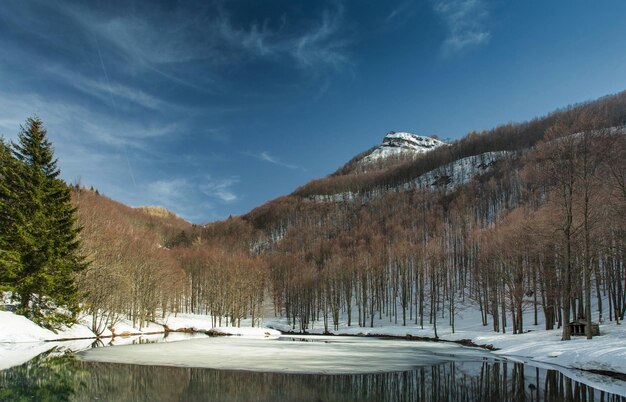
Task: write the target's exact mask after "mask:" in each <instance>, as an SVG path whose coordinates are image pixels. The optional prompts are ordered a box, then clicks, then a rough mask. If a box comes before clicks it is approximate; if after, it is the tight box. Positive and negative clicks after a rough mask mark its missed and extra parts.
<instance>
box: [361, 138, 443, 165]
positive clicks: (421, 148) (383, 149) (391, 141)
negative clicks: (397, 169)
mask: <svg viewBox="0 0 626 402" xmlns="http://www.w3.org/2000/svg"><path fill="white" fill-rule="evenodd" d="M444 144H445V143H444V142H442V141H439V140H437V139H435V138H430V137H424V136H421V135H417V134H412V133H407V132H395V131H391V132H389V133H388V134H387V135H386V136H385V138H384V139H383V143H382V145H380V146H378V147H377V148H375V149H374V150H373V151H372V152H371V153H370V154H369V155H367V156H365V157H364V158H363V160H362V162H363V163H371V162H376V161H378V160H379V159H384V158H388V157H390V156H394V155H399V154H402V153H406V154H409V155H410V154H423V153H426V152H428V151H432V150H433V149H435V148H437V147H440V146H442V145H444Z"/></svg>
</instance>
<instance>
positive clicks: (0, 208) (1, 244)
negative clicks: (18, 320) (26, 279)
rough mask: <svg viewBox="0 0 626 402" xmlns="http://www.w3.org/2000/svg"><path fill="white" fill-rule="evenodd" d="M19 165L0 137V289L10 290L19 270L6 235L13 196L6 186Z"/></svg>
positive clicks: (16, 257)
mask: <svg viewBox="0 0 626 402" xmlns="http://www.w3.org/2000/svg"><path fill="white" fill-rule="evenodd" d="M19 167H20V166H19V164H17V163H16V161H15V160H14V159H13V158H12V157H11V151H10V148H9V146H8V145H7V144H6V143H5V142H4V139H3V138H0V291H3V290H10V288H9V284H10V283H11V282H12V280H13V279H14V277H15V273H16V271H18V270H19V268H18V267H19V254H18V253H17V252H15V250H13V248H12V247H11V243H10V241H9V238H8V236H7V231H8V230H9V225H8V222H9V221H10V218H11V216H12V215H13V213H12V208H13V207H14V205H13V204H14V202H12V200H15V197H14V196H11V193H10V192H9V188H8V187H7V186H6V183H7V180H8V177H9V176H10V175H11V174H13V173H15V171H16V170H17V169H19Z"/></svg>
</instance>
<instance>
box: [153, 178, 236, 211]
mask: <svg viewBox="0 0 626 402" xmlns="http://www.w3.org/2000/svg"><path fill="white" fill-rule="evenodd" d="M238 182H239V179H238V178H237V177H228V178H214V177H212V176H210V175H204V176H201V177H200V176H193V177H174V178H168V179H160V180H155V181H152V182H150V183H148V184H147V185H146V186H145V190H146V193H147V194H146V197H145V199H146V200H148V202H150V203H152V204H156V205H159V206H163V207H165V208H167V209H169V210H172V211H176V212H177V213H179V214H180V215H181V216H183V217H185V218H186V219H190V220H197V219H198V218H200V217H202V216H207V215H211V214H212V212H213V211H214V210H215V208H216V204H215V202H218V203H221V204H230V203H232V202H235V201H237V200H238V199H239V197H238V196H237V194H235V192H234V190H233V186H235V185H236V184H237V183H238ZM190 200H194V202H193V203H192V202H190ZM195 204H197V205H195Z"/></svg>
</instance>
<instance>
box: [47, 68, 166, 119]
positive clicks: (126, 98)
mask: <svg viewBox="0 0 626 402" xmlns="http://www.w3.org/2000/svg"><path fill="white" fill-rule="evenodd" d="M46 71H47V72H48V73H49V74H51V75H53V76H55V77H56V78H61V79H62V80H63V82H64V83H65V84H67V85H69V86H71V87H73V88H75V89H77V90H79V91H81V92H82V93H84V94H86V95H89V96H93V97H96V98H98V99H100V100H101V101H103V102H106V103H112V104H114V105H115V104H116V103H117V102H130V103H132V104H135V105H139V106H141V107H144V108H146V109H152V110H162V109H164V108H172V107H174V105H172V104H170V103H168V102H165V101H163V100H161V99H159V98H157V97H155V96H153V95H150V94H148V93H146V92H145V91H143V90H141V89H139V88H133V87H130V86H127V85H124V84H121V83H119V82H111V81H110V80H109V77H108V76H105V77H102V79H93V78H90V77H88V76H86V75H84V74H83V73H81V72H78V71H71V70H68V69H65V68H62V67H60V66H54V67H48V68H47V69H46Z"/></svg>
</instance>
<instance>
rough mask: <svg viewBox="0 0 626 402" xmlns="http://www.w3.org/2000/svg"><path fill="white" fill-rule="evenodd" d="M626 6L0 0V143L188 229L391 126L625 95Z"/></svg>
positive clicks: (282, 186) (524, 113) (436, 0)
mask: <svg viewBox="0 0 626 402" xmlns="http://www.w3.org/2000/svg"><path fill="white" fill-rule="evenodd" d="M624 15H626V2H624V1H623V0H605V1H601V2H592V1H582V0H568V1H548V2H544V1H509V2H507V1H490V0H424V1H385V2H383V1H372V0H358V1H357V0H353V1H348V0H331V1H324V0H320V1H315V2H313V1H297V0H267V1H262V2H261V1H237V0H230V1H226V0H224V1H219V0H216V1H210V0H209V1H195V2H194V1H184V2H183V1H162V2H157V1H150V2H149V1H145V2H139V1H129V0H125V1H118V0H110V1H107V2H99V1H98V2H96V1H94V2H87V1H64V0H61V1H54V2H50V1H47V0H3V1H2V7H0V134H2V135H4V136H5V137H6V138H8V139H14V138H15V136H16V134H17V132H18V130H19V125H20V124H21V123H23V122H24V120H25V119H26V118H27V117H28V116H31V115H33V114H36V115H38V116H40V117H41V118H42V119H43V120H44V123H45V125H46V127H47V128H48V132H49V136H50V139H51V140H52V142H53V144H54V146H55V152H56V155H57V156H58V157H59V159H60V161H59V164H60V167H61V169H62V175H63V177H64V178H65V179H66V180H67V181H69V182H75V181H76V180H80V182H81V183H82V184H84V185H86V186H94V187H96V188H98V189H99V190H100V191H101V192H102V193H104V194H106V195H108V196H110V197H111V198H114V199H116V200H119V201H121V202H124V203H126V204H129V205H133V206H139V205H162V206H165V207H167V208H169V209H171V210H173V211H174V212H176V213H178V214H179V215H181V216H183V217H185V218H187V219H188V220H190V221H192V222H195V223H204V222H208V221H212V220H215V219H221V218H225V217H227V216H228V215H230V214H233V215H238V214H242V213H246V212H247V211H249V210H250V209H252V208H254V207H255V206H258V205H260V204H262V203H263V202H265V201H267V200H270V199H272V198H275V197H277V196H280V195H283V194H286V193H289V192H291V191H293V190H294V189H295V188H296V187H297V186H299V185H302V184H304V183H305V182H307V181H309V180H311V179H313V178H317V177H321V176H325V175H327V174H329V173H331V172H333V171H334V170H335V169H337V168H338V167H339V166H341V165H342V164H343V163H345V162H346V161H348V160H349V159H350V158H351V157H353V156H354V155H355V154H357V153H359V152H361V151H363V150H365V149H368V148H369V147H371V146H373V145H376V144H378V143H380V141H381V140H382V138H383V137H384V135H385V134H386V133H387V132H388V131H390V130H395V131H400V130H402V131H411V132H414V133H418V134H424V135H430V134H437V135H438V136H439V137H440V138H450V139H455V138H458V137H460V136H462V135H464V134H465V133H467V132H468V131H471V130H474V129H475V130H481V129H484V128H491V127H493V126H495V125H497V124H501V123H506V122H509V121H523V120H526V119H529V118H532V117H535V116H538V115H543V114H545V113H547V112H549V111H552V110H554V109H556V108H559V107H563V106H566V105H568V104H571V103H576V102H581V101H585V100H591V99H594V98H597V97H599V96H603V95H606V94H610V93H615V92H619V91H621V90H624V89H626V73H625V72H626V24H624V22H623V16H624Z"/></svg>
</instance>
